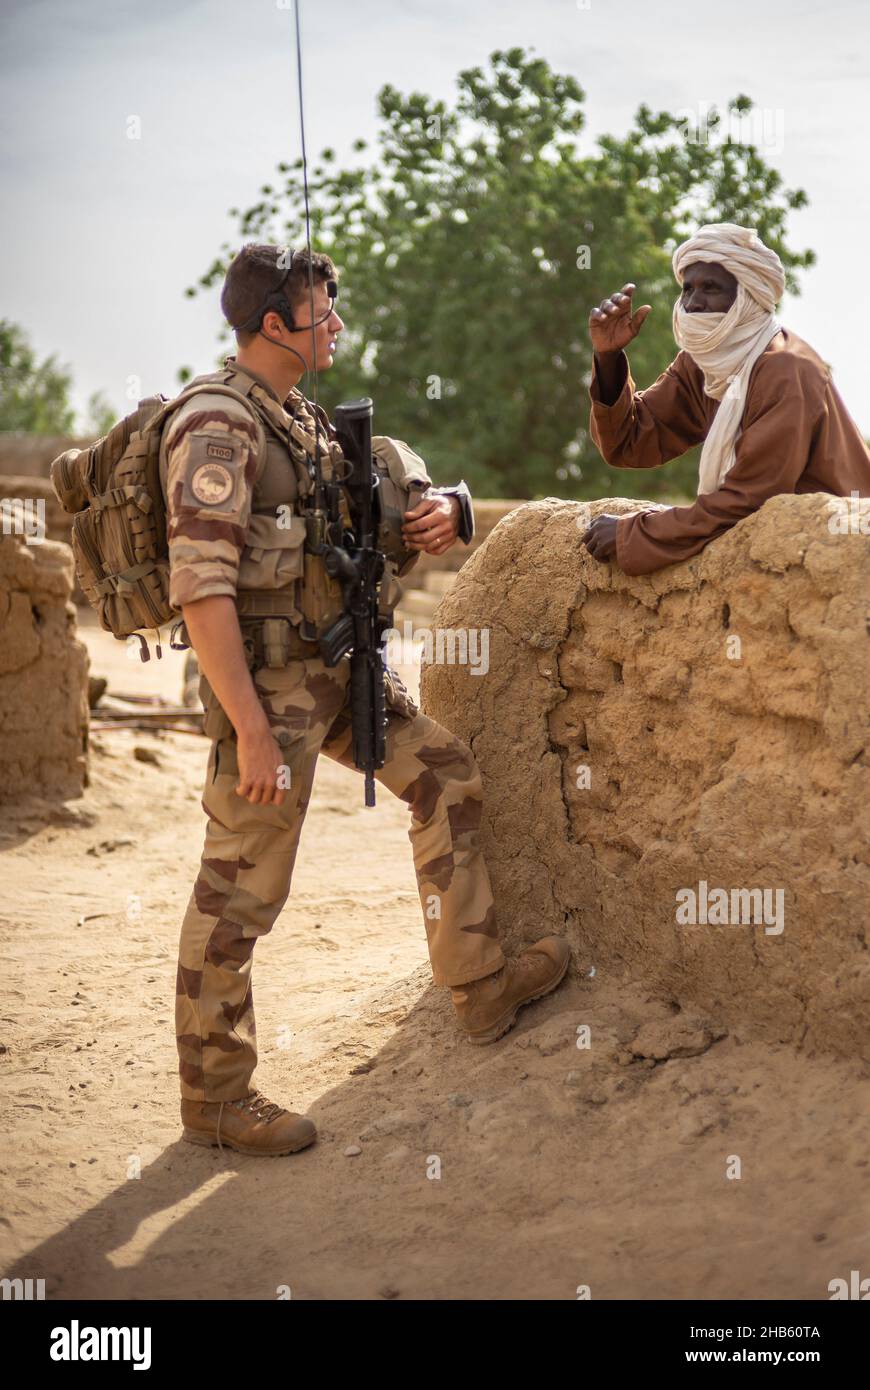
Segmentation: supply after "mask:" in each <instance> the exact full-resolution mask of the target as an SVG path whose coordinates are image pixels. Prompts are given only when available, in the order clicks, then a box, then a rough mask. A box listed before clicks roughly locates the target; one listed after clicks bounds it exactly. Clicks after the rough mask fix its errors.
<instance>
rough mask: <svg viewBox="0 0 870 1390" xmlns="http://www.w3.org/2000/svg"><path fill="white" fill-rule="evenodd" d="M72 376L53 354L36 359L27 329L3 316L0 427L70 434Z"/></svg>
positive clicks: (1, 321) (0, 329) (71, 426)
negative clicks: (42, 360)
mask: <svg viewBox="0 0 870 1390" xmlns="http://www.w3.org/2000/svg"><path fill="white" fill-rule="evenodd" d="M71 386H72V376H71V374H70V371H69V369H68V368H67V367H61V366H58V364H57V362H56V359H55V358H54V357H47V358H46V359H45V361H44V362H37V360H36V354H35V353H34V351H33V349H32V348H31V346H30V344H29V342H28V340H27V337H26V335H25V333H24V331H23V330H22V329H21V328H20V327H19V326H18V324H16V323H11V322H10V321H9V320H8V319H0V430H24V431H26V432H27V433H28V434H70V433H71V431H72V429H73V422H74V417H75V413H74V411H73V408H72V406H71V405H70V401H69V392H70V388H71Z"/></svg>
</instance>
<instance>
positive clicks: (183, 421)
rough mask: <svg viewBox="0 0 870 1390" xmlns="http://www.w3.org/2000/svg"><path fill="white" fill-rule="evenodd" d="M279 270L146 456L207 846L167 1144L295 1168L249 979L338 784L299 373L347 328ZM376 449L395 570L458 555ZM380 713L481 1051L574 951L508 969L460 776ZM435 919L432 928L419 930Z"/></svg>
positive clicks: (396, 458) (297, 1135)
mask: <svg viewBox="0 0 870 1390" xmlns="http://www.w3.org/2000/svg"><path fill="white" fill-rule="evenodd" d="M286 254H287V253H286V252H284V251H282V248H280V247H276V246H263V245H248V246H245V247H244V248H243V249H242V250H241V251H240V252H239V254H238V255H237V256H236V257H235V259H234V260H233V262H232V264H231V265H230V267H229V270H228V272H227V276H226V281H225V283H224V288H223V293H222V297H221V308H222V310H223V312H224V314H225V316H226V318H227V320H228V322H229V323H230V325H231V326H232V327H233V328H234V329H235V334H236V340H237V343H238V351H237V353H236V355H235V356H234V357H233V356H230V357H228V358H227V359H226V364H225V367H224V369H223V371H220V372H215V373H212V374H211V375H208V376H203V377H200V378H198V380H197V382H196V383H194V384H196V385H201V386H202V390H201V392H197V393H196V394H195V395H194V396H193V397H192V398H191V399H190V400H188V401H187V402H186V403H185V404H184V405H182V406H181V407H180V408H179V409H178V410H177V412H176V413H175V415H174V416H173V417H172V420H171V422H170V424H169V425H168V426H167V428H166V430H165V432H164V436H163V441H162V445H161V481H162V483H163V488H164V491H165V495H166V504H167V527H168V538H169V557H170V583H171V588H170V597H171V601H172V603H173V604H174V605H175V606H176V607H177V608H179V609H181V611H182V613H183V618H184V626H185V630H186V635H187V637H188V640H189V642H190V644H191V646H192V647H193V648H194V650H195V651H196V653H197V656H198V658H199V665H200V668H201V671H202V673H203V674H202V681H201V692H200V693H201V697H202V700H203V705H204V708H205V728H206V733H207V734H208V735H209V736H210V737H211V739H212V746H211V752H210V756H209V763H208V772H207V777H206V784H205V792H204V796H203V807H204V810H205V812H206V815H207V816H208V824H207V828H206V836H205V848H204V851H203V856H202V863H201V867H200V871H199V876H198V878H197V880H196V883H195V885H194V889H193V893H192V896H191V899H190V903H189V905H188V908H187V912H186V914H185V917H184V922H183V924H182V929H181V941H180V949H179V965H178V983H177V999H176V1031H177V1038H178V1052H179V1059H180V1064H179V1071H180V1077H181V1094H182V1101H181V1114H182V1121H183V1124H184V1138H185V1139H187V1140H189V1141H190V1142H193V1143H199V1144H214V1143H217V1144H227V1145H229V1146H230V1147H232V1148H234V1149H237V1150H239V1151H240V1152H242V1153H250V1154H287V1153H292V1152H295V1151H296V1150H298V1149H301V1148H304V1147H305V1146H306V1145H308V1144H310V1143H311V1142H312V1141H313V1140H314V1139H315V1137H316V1129H315V1126H314V1124H313V1122H312V1121H311V1119H310V1118H308V1117H307V1116H304V1115H299V1114H295V1113H292V1112H288V1111H287V1110H285V1109H282V1108H281V1107H280V1106H279V1105H277V1104H274V1103H272V1102H270V1101H268V1100H267V1099H266V1098H265V1097H264V1096H263V1095H262V1094H261V1093H260V1092H259V1091H257V1090H255V1089H254V1087H253V1085H252V1076H253V1072H254V1067H255V1063H256V1060H257V1053H256V1043H255V1028H254V1010H253V1002H252V994H251V965H252V955H253V950H254V945H255V944H256V941H257V938H258V937H259V936H262V935H264V934H265V933H266V932H268V931H270V930H271V928H272V925H273V923H274V921H275V919H276V917H277V916H278V914H279V912H280V911H281V908H282V906H283V905H284V902H285V901H286V899H287V896H288V893H289V890H290V880H291V875H292V871H293V864H294V860H295V857H296V850H297V846H298V843H299V835H300V831H301V829H302V822H303V820H304V817H305V811H306V808H307V806H308V800H309V797H310V794H311V786H312V782H313V778H314V770H315V764H316V762H317V757H318V754H319V753H321V752H324V753H326V754H327V755H328V756H329V757H331V758H334V759H335V760H336V761H337V762H340V763H342V764H343V765H344V766H346V767H352V766H353V760H352V753H351V733H350V715H349V705H348V688H347V687H348V672H349V659H348V658H344V659H343V660H342V661H340V662H339V664H338V665H337V666H334V667H327V666H326V665H324V663H323V661H322V660H321V659H320V657H319V655H318V647H317V642H316V640H314V641H312V640H309V639H310V635H311V631H312V625H318V626H319V628H320V630H321V631H323V630H325V628H326V626H328V624H329V623H331V622H332V621H334V619H335V617H336V616H337V615H338V614H339V613H340V611H341V605H340V602H339V605H338V608H337V609H333V610H330V607H329V605H330V602H331V601H332V600H331V599H330V585H329V584H328V583H326V584H324V582H323V575H322V574H321V575H319V574H318V572H317V565H318V564H319V563H320V562H319V560H318V557H316V556H314V555H310V554H306V553H305V546H304V541H305V522H304V518H303V515H302V513H303V511H304V504H305V499H306V498H307V497H308V496H309V495H310V493H311V490H312V457H313V454H314V450H315V440H316V433H315V432H316V431H319V437H320V450H321V457H322V465H323V472H324V475H325V476H326V477H329V476H334V475H335V474H334V470H337V469H340V468H341V467H342V463H343V458H342V455H341V450H340V448H339V446H338V444H337V442H336V440H335V437H334V433H333V431H332V427H331V426H330V424H329V421H328V419H327V417H326V414H325V412H324V411H323V410H321V409H320V408H318V409H317V411H315V407H314V406H312V405H311V404H310V403H309V401H308V400H306V398H305V396H304V395H303V394H302V393H301V391H299V390H298V389H297V383H298V382H299V381H300V379H301V378H302V376H303V374H304V373H305V372H306V371H308V370H309V369H315V370H316V369H320V370H323V369H325V368H328V367H329V366H331V365H332V361H333V354H334V353H335V350H336V344H337V341H338V336H339V334H340V333H341V331H342V329H343V327H344V324H343V323H342V320H341V318H340V317H339V315H338V314H337V313H336V312H335V294H336V292H337V290H336V284H335V267H334V266H333V264H332V262H331V260H330V259H329V258H328V257H327V256H324V255H321V254H317V253H312V254H311V256H310V257H309V254H308V253H307V252H305V251H300V252H294V253H293V254H292V255H291V257H290V264H289V267H288V266H287V265H286ZM282 257H283V259H282ZM310 280H311V281H313V292H312V291H311V288H310V283H309V281H310ZM312 310H313V317H312ZM228 391H229V392H231V393H232V394H228ZM373 448H374V452H375V454H376V456H377V458H378V460H379V464H380V468H381V470H382V471H383V474H384V480H385V482H386V481H387V480H390V481H392V483H393V485H394V487H395V488H396V490H397V493H398V495H400V496H401V497H402V498H403V499H405V501H406V502H407V504H408V505H407V508H406V509H405V510H404V523H403V529H402V540H401V545H402V547H403V552H402V556H401V557H400V558H401V559H403V560H404V564H403V566H402V568H401V572H403V573H404V572H405V570H406V569H407V568H409V567H410V564H412V563H413V562H414V561H415V560H416V557H417V553H419V552H421V551H425V552H426V553H427V554H430V555H438V554H441V553H442V552H443V551H445V550H447V549H448V548H449V547H450V546H451V545H453V544H454V543H455V542H456V540H457V537H458V536H462V538H463V539H464V540H465V541H466V543H467V542H468V541H469V540H470V539H471V528H472V525H473V522H472V519H471V509H470V505H469V504H468V500H467V489H465V487H464V485H460V486H459V487H457V488H453V489H450V488H436V487H434V486H433V485H432V480H431V478H430V477H429V475H428V473H427V471H426V466H425V464H424V463H423V460H422V459H420V458H419V457H418V456H417V455H416V454H415V453H414V452H413V451H412V450H411V449H409V448H408V446H407V445H405V444H403V443H402V442H401V441H397V440H389V439H386V438H376V439H375V440H374V441H373ZM303 619H304V620H305V622H304V624H303ZM303 632H305V633H306V636H303ZM386 700H387V706H388V727H387V733H386V762H385V766H384V767H383V768H382V769H381V770H380V771H378V772H377V774H376V775H377V778H378V781H379V782H381V784H382V785H383V786H385V787H388V788H389V789H390V791H392V792H393V793H395V795H396V796H398V797H400V798H401V799H402V800H403V801H405V802H406V803H407V805H408V808H409V810H410V815H411V824H410V829H409V836H410V840H411V845H412V849H413V855H414V866H415V869H416V874H417V881H418V886H419V892H420V898H421V902H422V904H423V905H424V921H425V925H426V930H427V939H428V948H429V955H430V960H431V964H432V973H433V977H434V980H435V983H436V984H439V985H445V986H448V987H449V988H450V989H451V993H452V998H453V1002H454V1005H455V1008H456V1013H457V1018H458V1022H459V1026H460V1027H461V1028H462V1029H463V1031H464V1032H465V1033H466V1035H467V1036H468V1038H469V1039H470V1040H471V1041H472V1042H476V1043H487V1042H493V1041H495V1039H496V1038H499V1037H501V1035H502V1034H503V1033H505V1032H506V1031H507V1030H508V1028H510V1027H511V1025H512V1024H513V1023H514V1021H515V1019H516V1015H517V1010H518V1008H519V1007H520V1006H521V1005H523V1004H527V1003H529V1002H530V1001H531V1000H533V999H538V998H540V997H541V996H542V995H544V994H547V993H549V992H550V991H551V990H553V989H555V988H556V986H557V985H558V984H559V982H560V980H561V979H562V978H563V976H564V975H565V972H566V970H567V968H568V963H569V957H570V950H569V947H568V945H567V943H566V942H565V941H563V940H562V939H560V938H558V937H545V938H544V939H543V940H541V941H538V942H536V943H535V945H534V946H532V947H531V948H529V949H527V950H526V951H524V952H523V953H522V954H521V955H520V956H518V957H516V958H513V959H509V960H506V958H505V957H504V955H503V954H502V950H501V946H500V944H499V935H498V930H497V927H496V917H495V910H494V907H493V898H492V892H491V889H490V882H489V876H488V873H487V869H486V865H485V863H484V860H483V857H482V854H481V851H480V848H479V845H478V827H479V824H480V817H481V809H482V794H481V779H480V774H479V771H478V768H477V765H476V763H475V761H474V758H473V756H472V754H471V752H470V750H469V749H468V748H467V747H466V746H465V745H464V744H463V743H461V742H460V740H459V739H457V738H455V737H454V736H453V735H452V734H451V733H449V732H448V731H447V730H446V729H443V728H441V727H440V726H439V725H438V724H436V723H435V722H434V720H432V719H429V718H427V716H426V715H425V714H422V713H421V712H420V711H419V710H418V708H417V706H416V705H415V704H414V703H413V702H412V700H411V699H410V697H409V696H408V693H407V691H406V690H405V688H404V686H403V685H402V683H401V681H399V679H398V677H396V676H395V675H394V674H393V673H391V672H390V673H388V675H387V677H386ZM432 903H435V904H437V907H438V910H439V912H440V915H437V916H434V917H433V916H432V914H431V911H430V912H429V913H427V912H425V908H426V905H427V904H432Z"/></svg>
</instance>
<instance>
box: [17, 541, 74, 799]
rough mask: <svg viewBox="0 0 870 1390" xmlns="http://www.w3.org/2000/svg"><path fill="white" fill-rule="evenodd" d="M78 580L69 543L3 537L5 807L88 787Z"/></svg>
mask: <svg viewBox="0 0 870 1390" xmlns="http://www.w3.org/2000/svg"><path fill="white" fill-rule="evenodd" d="M72 580H73V559H72V551H71V549H70V547H69V546H68V545H63V544H60V543H58V542H54V541H48V540H46V541H44V542H43V543H42V544H38V545H27V544H26V543H25V541H24V540H22V539H21V538H20V537H18V536H0V801H11V800H15V799H18V798H21V797H24V796H27V795H36V796H57V797H70V796H78V795H80V794H81V792H82V789H83V787H84V786H85V785H86V780H87V729H88V705H87V679H88V658H87V652H86V650H85V647H84V646H83V644H82V643H81V642H79V641H78V640H77V639H76V633H75V609H74V607H73V605H72V604H71V602H70V594H71V591H72Z"/></svg>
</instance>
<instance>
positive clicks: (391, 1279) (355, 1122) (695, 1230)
mask: <svg viewBox="0 0 870 1390" xmlns="http://www.w3.org/2000/svg"><path fill="white" fill-rule="evenodd" d="M82 635H83V637H84V640H86V642H87V644H88V646H89V648H90V651H91V656H92V669H93V671H94V673H95V674H104V675H108V676H109V677H110V688H111V689H113V690H126V691H129V690H138V691H142V692H146V691H148V692H154V691H162V692H163V693H164V694H166V695H168V696H170V697H171V698H173V699H177V698H178V697H179V694H180V689H181V669H180V658H178V657H176V656H175V655H173V654H169V655H168V656H167V659H166V661H165V662H164V663H163V664H161V665H158V664H157V663H155V662H152V663H151V664H150V665H149V666H142V665H140V664H139V663H138V662H136V663H132V662H129V661H127V660H126V656H125V649H124V648H123V647H122V646H121V644H117V643H114V642H113V641H112V639H111V638H109V637H107V636H106V635H105V634H102V633H100V632H98V631H97V630H96V629H94V628H93V627H87V628H86V629H85V630H84V631H83V634H82ZM135 746H139V747H146V748H150V749H152V750H153V751H154V752H155V753H156V755H157V758H158V759H159V766H157V765H153V764H150V763H143V762H139V761H136V760H135V759H134V758H133V756H132V750H133V748H134V747H135ZM205 756H206V744H205V741H204V740H202V739H199V738H195V737H192V736H187V735H183V734H165V735H162V736H161V735H156V734H145V733H137V732H130V731H123V730H116V731H111V732H109V733H100V734H99V735H97V736H95V737H94V739H93V755H92V760H91V767H92V782H91V786H90V787H89V789H88V791H87V792H86V794H85V796H84V797H83V798H82V799H81V800H78V801H71V802H68V803H66V804H65V805H56V806H50V805H46V804H44V803H43V804H37V803H34V804H33V805H32V806H27V807H21V806H19V807H16V808H6V809H5V811H4V812H2V815H0V849H2V851H3V857H2V860H0V867H2V871H3V873H2V881H3V889H4V892H3V902H4V907H3V911H2V918H0V934H2V942H0V949H2V956H3V960H4V963H5V972H4V973H5V980H4V990H3V1002H2V1006H0V1007H2V1020H0V1043H2V1046H3V1051H2V1054H0V1078H2V1080H0V1086H2V1099H3V1125H2V1147H0V1187H2V1193H3V1198H2V1216H0V1265H2V1272H3V1274H4V1275H14V1274H18V1275H21V1276H30V1277H33V1278H44V1279H45V1280H46V1293H47V1296H48V1297H49V1298H52V1297H54V1298H70V1297H80V1298H88V1299H96V1298H116V1299H143V1298H203V1299H209V1298H239V1299H261V1298H275V1297H276V1296H277V1293H278V1290H279V1289H284V1290H285V1291H286V1290H287V1289H289V1290H290V1296H292V1297H293V1298H303V1299H306V1298H307V1299H360V1298H386V1299H392V1298H406V1299H412V1298H418V1299H445V1298H451V1297H453V1298H463V1299H501V1298H520V1299H574V1298H576V1297H577V1296H578V1293H577V1291H578V1288H580V1287H581V1286H588V1288H589V1290H590V1292H591V1296H592V1298H593V1299H601V1298H620V1299H648V1298H667V1299H685V1298H702V1299H720V1298H738V1299H740V1298H753V1297H760V1298H789V1299H796V1298H810V1299H826V1298H827V1297H828V1296H829V1294H828V1282H829V1281H830V1280H831V1279H833V1278H836V1277H839V1276H842V1277H845V1278H847V1279H848V1277H849V1271H850V1270H852V1269H858V1270H860V1271H861V1272H862V1274H863V1275H865V1276H866V1275H870V1105H868V1098H870V1074H868V1069H867V1068H866V1067H863V1066H862V1064H861V1063H860V1062H856V1063H854V1064H852V1063H849V1062H848V1061H845V1062H844V1061H831V1060H825V1059H815V1060H812V1059H807V1058H804V1057H800V1056H797V1055H795V1054H794V1053H792V1052H791V1051H789V1050H787V1049H785V1048H782V1049H771V1048H769V1047H764V1046H760V1045H757V1044H752V1043H745V1042H744V1043H741V1042H740V1041H739V1040H738V1039H736V1038H735V1037H733V1036H731V1037H729V1036H724V1037H721V1038H719V1039H718V1040H716V1041H714V1042H713V1043H712V1044H711V1045H709V1046H707V1047H706V1050H704V1051H703V1052H701V1053H700V1054H699V1055H695V1056H680V1055H678V1053H679V1050H680V1044H681V1040H682V1039H683V1038H684V1035H685V1033H686V1032H687V1031H688V1032H689V1033H691V1031H692V1028H691V1020H689V1021H688V1023H689V1025H690V1026H688V1027H687V1020H686V1019H685V1018H674V1016H673V1014H672V1013H671V1012H670V1011H669V1009H668V1008H667V1007H665V1006H664V1005H662V1004H661V1003H658V1002H656V1001H655V1000H653V999H651V998H650V997H648V994H647V992H646V991H645V990H644V989H643V987H642V985H640V984H638V983H637V982H635V983H634V984H631V985H629V984H626V983H624V982H620V981H619V980H617V979H614V978H609V977H606V976H603V975H602V973H601V972H600V971H596V973H595V974H594V975H591V974H589V972H590V971H591V970H592V969H593V968H594V966H595V962H594V960H577V961H576V962H575V971H574V973H573V974H572V976H571V977H569V979H568V980H567V981H566V982H565V984H564V985H563V986H562V987H561V988H560V989H559V990H558V991H557V992H556V993H555V994H553V995H552V996H550V997H549V998H547V999H545V1000H543V1001H541V1002H540V1003H538V1004H535V1005H532V1006H530V1007H529V1008H527V1009H524V1010H523V1011H522V1013H521V1015H520V1020H519V1023H518V1025H517V1027H516V1028H515V1029H514V1030H513V1031H512V1032H511V1033H509V1034H508V1035H507V1036H506V1037H505V1038H504V1039H503V1040H501V1041H500V1042H498V1043H496V1044H495V1045H494V1046H491V1047H486V1048H473V1047H471V1046H470V1045H469V1044H468V1043H466V1042H465V1041H464V1039H463V1038H462V1037H461V1036H460V1035H459V1034H458V1033H457V1031H456V1028H455V1024H454V1022H453V1015H452V1006H451V1004H450V999H449V995H448V993H447V991H445V990H440V989H435V988H433V986H432V984H431V977H430V974H429V970H428V964H427V955H426V945H425V934H424V931H423V927H422V924H421V922H420V919H419V906H418V903H417V898H416V893H415V884H414V876H413V869H412V863H411V855H410V849H409V847H408V844H407V839H406V828H407V824H406V818H407V812H406V809H405V807H404V806H403V805H402V804H401V803H399V802H397V801H393V800H392V799H391V798H390V797H389V794H388V793H386V792H379V805H378V807H377V809H376V811H366V810H365V809H364V808H363V806H362V804H361V800H362V796H361V782H360V781H359V780H358V779H357V778H355V777H354V776H353V775H352V774H350V773H348V772H346V771H344V770H343V769H341V768H337V767H335V766H334V765H333V764H331V763H330V762H329V761H328V760H327V759H324V760H323V761H322V763H321V766H320V769H319V772H318V779H317V785H316V790H315V795H314V798H313V800H312V804H311V807H310V810H309V815H308V821H307V824H306V828H305V831H304V833H303V838H302V848H301V852H300V856H299V861H298V864H297V871H296V877H295V883H294V891H293V894H292V896H291V899H290V902H289V903H288V905H287V907H286V908H285V911H284V912H283V914H282V916H281V918H280V919H279V921H278V923H277V925H276V927H275V929H274V931H273V932H272V933H271V935H270V936H268V937H266V938H264V939H263V940H261V941H260V942H259V944H258V946H257V951H256V955H255V960H254V994H255V1000H256V1008H257V1023H258V1034H259V1046H260V1066H259V1069H258V1073H257V1081H258V1084H259V1085H260V1087H261V1088H262V1089H263V1090H264V1091H265V1092H266V1094H267V1095H269V1096H270V1097H272V1098H273V1099H276V1100H279V1101H280V1102H281V1103H282V1104H284V1105H285V1106H287V1107H288V1108H291V1109H298V1110H304V1111H307V1112H308V1113H310V1114H311V1115H312V1116H313V1117H314V1118H315V1119H316V1121H317V1124H318V1126H319V1129H320V1139H319V1142H318V1143H317V1144H316V1145H314V1146H312V1147H311V1148H310V1149H307V1150H305V1151H304V1152H302V1153H300V1154H297V1155H293V1156H290V1157H287V1158H279V1159H268V1160H266V1159H255V1158H246V1157H243V1156H240V1155H234V1154H232V1152H231V1151H229V1150H225V1151H224V1153H223V1154H222V1155H221V1154H220V1153H219V1152H218V1151H217V1150H216V1149H215V1150H211V1149H202V1148H197V1147H194V1146H192V1145H188V1144H184V1143H182V1142H180V1125H179V1117H178V1099H177V1080H176V1060H175V1047H174V1038H173V1029H172V1009H173V994H174V983H175V949H176V941H177V933H178V927H179V923H180V920H181V916H182V913H183V910H184V907H185V904H186V901H187V898H188V894H189V892H190V887H191V883H192V880H193V877H194V875H195V871H196V867H197V864H198V859H199V853H200V846H201V837H202V815H201V811H200V808H199V795H200V785H201V781H202V776H203V770H204V763H205ZM584 1025H586V1026H588V1027H589V1028H590V1029H591V1042H592V1045H591V1047H590V1048H581V1047H578V1046H577V1043H578V1040H582V1035H580V1038H579V1039H578V1032H577V1030H578V1027H582V1026H584ZM642 1027H643V1028H644V1030H645V1031H644V1033H643V1034H641V1037H644V1036H646V1037H649V1036H650V1032H651V1030H652V1031H653V1032H655V1033H656V1035H657V1036H658V1038H659V1039H660V1040H664V1046H658V1047H657V1048H655V1049H654V1050H656V1051H658V1052H664V1053H665V1054H666V1055H665V1056H663V1057H661V1058H660V1059H659V1060H657V1061H656V1060H654V1059H652V1058H644V1057H643V1056H640V1055H635V1054H632V1051H631V1049H632V1046H635V1053H637V1052H638V1051H643V1049H638V1047H637V1044H636V1042H635V1043H634V1044H633V1042H632V1040H633V1039H635V1040H636V1039H637V1035H638V1032H639V1030H640V1029H641V1028H642ZM669 1052H670V1055H667V1054H668V1053H669ZM351 1145H357V1146H359V1148H360V1149H361V1153H359V1154H358V1155H356V1156H346V1155H345V1149H346V1148H347V1147H348V1146H351ZM735 1156H736V1158H738V1159H739V1161H740V1171H741V1176H740V1177H739V1178H729V1177H727V1176H726V1174H727V1172H728V1170H729V1165H730V1168H731V1171H736V1164H735V1162H734V1159H735ZM284 1296H286V1292H285V1295H284Z"/></svg>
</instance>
